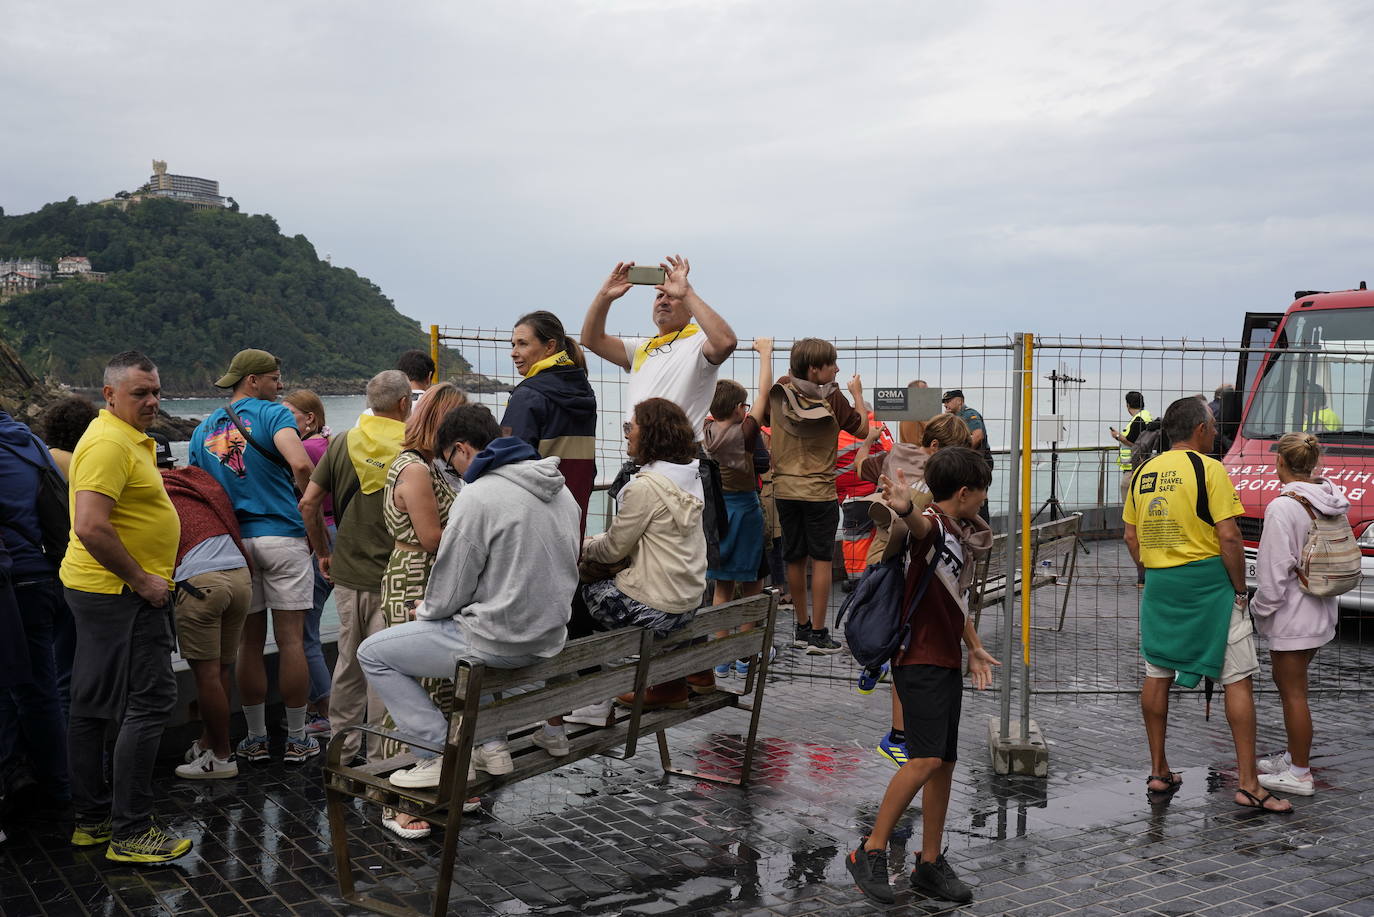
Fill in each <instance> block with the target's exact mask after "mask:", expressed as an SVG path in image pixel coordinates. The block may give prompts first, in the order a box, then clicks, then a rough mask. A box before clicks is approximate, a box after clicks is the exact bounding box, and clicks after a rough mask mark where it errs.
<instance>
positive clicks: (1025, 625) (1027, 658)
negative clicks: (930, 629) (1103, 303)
mask: <svg viewBox="0 0 1374 917" xmlns="http://www.w3.org/2000/svg"><path fill="white" fill-rule="evenodd" d="M1022 349H1023V350H1024V352H1025V353H1024V362H1023V365H1022V367H1021V369H1022V376H1021V379H1020V380H1019V381H1020V383H1021V386H1020V392H1021V415H1020V423H1021V427H1020V430H1019V431H1018V432H1019V433H1020V434H1021V436H1020V438H1021V440H1022V442H1021V474H1022V477H1023V478H1024V480H1025V485H1024V487H1023V488H1022V493H1021V495H1020V496H1021V502H1020V510H1021V731H1020V733H1019V735H1020V736H1021V739H1022V741H1025V739H1026V737H1027V736H1029V735H1030V734H1031V728H1030V667H1031V647H1030V639H1031V602H1032V601H1033V600H1032V597H1031V586H1032V582H1031V578H1032V577H1033V576H1034V575H1035V571H1034V570H1032V569H1031V561H1032V560H1033V558H1032V556H1031V502H1032V499H1033V498H1032V495H1031V490H1032V487H1031V447H1032V436H1033V432H1034V420H1033V415H1034V412H1035V335H1033V334H1030V333H1027V334H1026V335H1025V341H1024V343H1023V345H1022ZM1050 384H1051V385H1053V384H1054V383H1053V382H1051V383H1050ZM1050 461H1051V462H1053V461H1054V452H1053V446H1051V452H1050ZM1050 474H1051V475H1053V474H1054V472H1053V470H1051V472H1050ZM1051 480H1053V477H1051ZM1050 518H1051V519H1053V518H1054V514H1053V510H1051V514H1050Z"/></svg>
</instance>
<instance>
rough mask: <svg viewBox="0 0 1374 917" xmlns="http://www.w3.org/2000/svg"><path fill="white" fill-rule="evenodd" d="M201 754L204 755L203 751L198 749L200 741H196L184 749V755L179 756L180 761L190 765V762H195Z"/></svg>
mask: <svg viewBox="0 0 1374 917" xmlns="http://www.w3.org/2000/svg"><path fill="white" fill-rule="evenodd" d="M203 754H205V749H203V748H201V747H200V739H196V740H195V741H194V742H192V743H191V747H190V748H188V749H186V754H184V755H182V756H181V760H183V761H185V762H186V763H187V764H190V763H191V762H192V761H194V760H196V759H197V758H199V757H200V756H201V755H203Z"/></svg>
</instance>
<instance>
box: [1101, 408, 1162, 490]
mask: <svg viewBox="0 0 1374 917" xmlns="http://www.w3.org/2000/svg"><path fill="white" fill-rule="evenodd" d="M1152 420H1154V418H1153V417H1151V416H1150V412H1149V411H1147V410H1145V396H1144V395H1142V394H1140V392H1127V393H1126V422H1125V423H1124V424H1123V425H1122V429H1121V430H1118V429H1117V428H1116V427H1108V428H1107V430H1108V432H1110V433H1111V434H1112V439H1114V440H1116V441H1117V442H1118V443H1120V444H1121V449H1120V451H1119V452H1118V453H1117V458H1116V463H1117V465H1119V466H1120V467H1121V502H1122V503H1123V504H1124V503H1125V502H1126V494H1127V493H1128V492H1129V491H1130V487H1131V471H1132V467H1131V447H1132V446H1134V445H1135V441H1136V440H1138V439H1140V434H1141V433H1142V432H1144V430H1145V425H1146V424H1147V423H1149V422H1150V421H1152ZM1123 431H1124V432H1123Z"/></svg>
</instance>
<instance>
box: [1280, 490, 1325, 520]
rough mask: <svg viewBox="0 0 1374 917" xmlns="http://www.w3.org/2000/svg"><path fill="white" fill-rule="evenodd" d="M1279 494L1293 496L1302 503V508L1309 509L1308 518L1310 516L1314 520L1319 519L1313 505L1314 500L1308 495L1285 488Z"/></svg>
mask: <svg viewBox="0 0 1374 917" xmlns="http://www.w3.org/2000/svg"><path fill="white" fill-rule="evenodd" d="M1279 496H1280V497H1292V498H1293V499H1294V500H1297V501H1298V502H1299V503H1301V504H1302V508H1303V509H1305V510H1307V515H1308V518H1310V519H1311V520H1312V521H1313V522H1316V521H1317V510H1316V509H1315V508H1314V507H1313V506H1312V501H1310V500H1308V499H1307V498H1306V497H1304V496H1302V495H1301V494H1295V493H1293V491H1291V490H1285V491H1284V492H1283V493H1281V494H1279Z"/></svg>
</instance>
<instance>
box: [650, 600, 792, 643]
mask: <svg viewBox="0 0 1374 917" xmlns="http://www.w3.org/2000/svg"><path fill="white" fill-rule="evenodd" d="M772 603H773V597H772V596H770V595H754V596H750V597H749V598H747V599H736V600H735V601H733V602H726V603H725V604H724V605H716V606H714V607H712V608H701V609H698V610H697V614H696V618H694V619H693V620H692V623H690V624H688V625H686V626H685V627H683V628H681V629H679V630H675V631H673V632H672V633H671V634H669V635H668V636H667V637H664V638H662V640H661V641H659V642H662V643H671V642H673V641H677V640H690V639H692V638H693V637H702V636H707V635H709V634H713V633H715V632H716V631H718V630H734V629H735V628H736V627H739V626H740V625H741V624H757V625H758V626H759V627H760V628H762V627H763V626H764V625H765V624H767V623H768V615H769V609H770V608H771V606H772Z"/></svg>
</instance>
